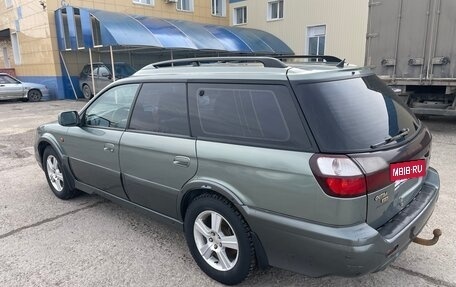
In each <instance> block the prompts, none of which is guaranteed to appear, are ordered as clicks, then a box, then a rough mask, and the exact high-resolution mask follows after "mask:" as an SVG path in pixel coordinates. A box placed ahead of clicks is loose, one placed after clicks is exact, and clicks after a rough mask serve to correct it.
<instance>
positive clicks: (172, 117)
mask: <svg viewBox="0 0 456 287" xmlns="http://www.w3.org/2000/svg"><path fill="white" fill-rule="evenodd" d="M129 128H130V129H133V130H142V131H148V132H156V133H167V134H176V135H189V134H190V132H189V123H188V116H187V97H186V86H185V84H183V83H146V84H143V86H142V88H141V91H140V93H139V96H138V99H137V100H136V104H135V107H134V109H133V114H132V116H131V120H130V126H129Z"/></svg>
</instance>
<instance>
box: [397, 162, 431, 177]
mask: <svg viewBox="0 0 456 287" xmlns="http://www.w3.org/2000/svg"><path fill="white" fill-rule="evenodd" d="M425 175H426V160H424V159H420V160H412V161H404V162H398V163H392V164H390V180H391V181H396V180H401V179H409V178H417V177H422V176H425Z"/></svg>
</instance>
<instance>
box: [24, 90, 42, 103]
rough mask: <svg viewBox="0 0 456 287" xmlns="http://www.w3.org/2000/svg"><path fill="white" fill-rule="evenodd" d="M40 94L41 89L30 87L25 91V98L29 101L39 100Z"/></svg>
mask: <svg viewBox="0 0 456 287" xmlns="http://www.w3.org/2000/svg"><path fill="white" fill-rule="evenodd" d="M42 96H43V94H42V93H41V91H40V90H37V89H32V90H30V91H28V93H27V99H28V100H29V101H30V102H39V101H40V100H41V97H42Z"/></svg>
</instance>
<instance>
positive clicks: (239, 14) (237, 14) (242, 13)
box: [233, 6, 247, 25]
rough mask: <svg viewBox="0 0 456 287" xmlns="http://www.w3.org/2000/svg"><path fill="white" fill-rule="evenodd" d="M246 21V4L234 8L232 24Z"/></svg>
mask: <svg viewBox="0 0 456 287" xmlns="http://www.w3.org/2000/svg"><path fill="white" fill-rule="evenodd" d="M245 23H247V6H243V7H238V8H234V13H233V24H234V25H239V24H245Z"/></svg>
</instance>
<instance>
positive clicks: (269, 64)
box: [151, 56, 288, 68]
mask: <svg viewBox="0 0 456 287" xmlns="http://www.w3.org/2000/svg"><path fill="white" fill-rule="evenodd" d="M217 62H221V63H228V62H235V63H262V64H263V66H264V67H266V68H287V67H288V66H287V65H286V64H284V63H283V62H282V61H280V60H279V59H276V58H272V57H252V56H247V57H205V58H187V59H177V60H169V61H163V62H157V63H153V64H151V66H153V67H154V68H161V67H172V66H187V65H193V66H201V63H217Z"/></svg>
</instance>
